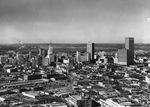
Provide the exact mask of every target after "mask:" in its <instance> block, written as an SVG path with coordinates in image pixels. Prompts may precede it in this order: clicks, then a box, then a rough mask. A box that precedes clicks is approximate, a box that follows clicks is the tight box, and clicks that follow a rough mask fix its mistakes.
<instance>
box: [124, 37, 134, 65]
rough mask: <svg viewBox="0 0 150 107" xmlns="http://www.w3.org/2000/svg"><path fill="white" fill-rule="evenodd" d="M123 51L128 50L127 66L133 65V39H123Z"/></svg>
mask: <svg viewBox="0 0 150 107" xmlns="http://www.w3.org/2000/svg"><path fill="white" fill-rule="evenodd" d="M125 49H127V50H128V56H127V57H128V60H127V63H128V65H132V64H134V38H133V37H126V38H125Z"/></svg>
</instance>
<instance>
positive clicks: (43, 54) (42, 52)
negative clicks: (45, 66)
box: [39, 48, 47, 58]
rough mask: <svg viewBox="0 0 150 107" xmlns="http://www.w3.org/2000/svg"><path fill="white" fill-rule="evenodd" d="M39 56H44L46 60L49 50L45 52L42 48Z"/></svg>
mask: <svg viewBox="0 0 150 107" xmlns="http://www.w3.org/2000/svg"><path fill="white" fill-rule="evenodd" d="M39 55H40V56H42V57H43V58H45V57H46V55H47V50H45V49H44V48H40V49H39Z"/></svg>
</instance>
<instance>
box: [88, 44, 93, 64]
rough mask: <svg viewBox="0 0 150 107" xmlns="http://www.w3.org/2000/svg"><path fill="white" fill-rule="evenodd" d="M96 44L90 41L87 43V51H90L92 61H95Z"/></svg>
mask: <svg viewBox="0 0 150 107" xmlns="http://www.w3.org/2000/svg"><path fill="white" fill-rule="evenodd" d="M94 48H95V44H94V43H91V42H88V43H87V52H88V53H90V56H91V61H94V51H95V49H94Z"/></svg>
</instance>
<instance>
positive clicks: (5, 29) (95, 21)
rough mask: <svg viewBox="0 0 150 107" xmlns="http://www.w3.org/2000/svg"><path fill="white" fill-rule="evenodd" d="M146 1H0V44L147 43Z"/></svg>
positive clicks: (149, 38) (149, 23)
mask: <svg viewBox="0 0 150 107" xmlns="http://www.w3.org/2000/svg"><path fill="white" fill-rule="evenodd" d="M149 19H150V1H149V0H0V37H1V39H0V43H1V44H2V43H18V41H22V42H23V43H48V42H50V41H52V42H54V43H86V42H87V41H88V40H90V41H93V42H96V43H123V42H124V38H125V37H128V36H131V37H134V38H135V42H137V43H150V20H149Z"/></svg>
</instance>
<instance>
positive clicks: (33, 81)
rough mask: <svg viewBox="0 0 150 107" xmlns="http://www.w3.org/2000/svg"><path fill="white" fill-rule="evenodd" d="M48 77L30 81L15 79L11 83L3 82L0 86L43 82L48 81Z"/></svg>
mask: <svg viewBox="0 0 150 107" xmlns="http://www.w3.org/2000/svg"><path fill="white" fill-rule="evenodd" d="M48 81H49V80H48V79H38V80H30V81H17V82H12V83H3V84H0V86H18V85H27V84H34V83H43V82H48Z"/></svg>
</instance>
